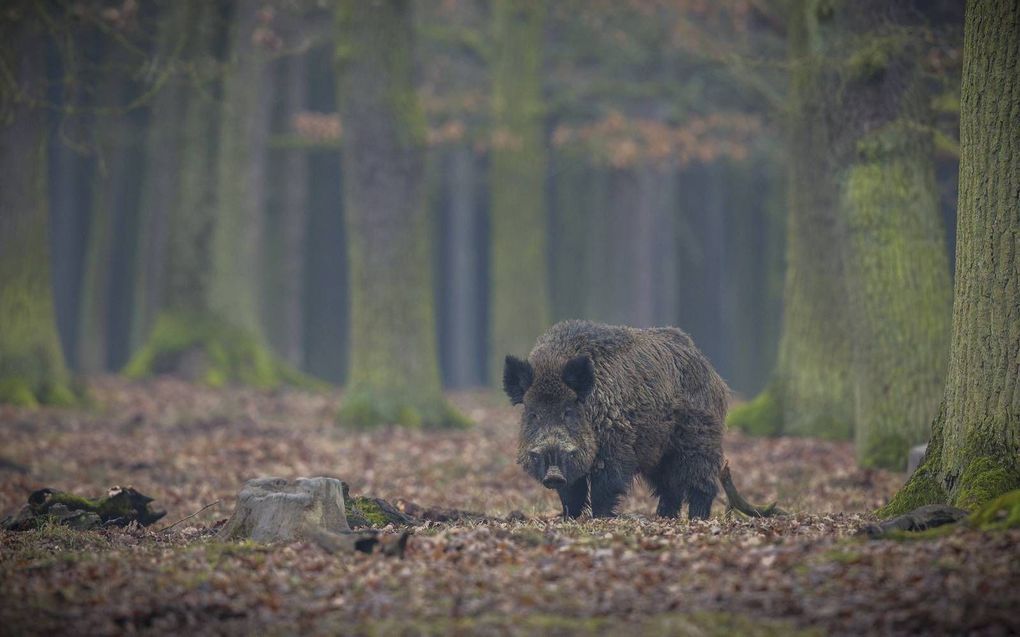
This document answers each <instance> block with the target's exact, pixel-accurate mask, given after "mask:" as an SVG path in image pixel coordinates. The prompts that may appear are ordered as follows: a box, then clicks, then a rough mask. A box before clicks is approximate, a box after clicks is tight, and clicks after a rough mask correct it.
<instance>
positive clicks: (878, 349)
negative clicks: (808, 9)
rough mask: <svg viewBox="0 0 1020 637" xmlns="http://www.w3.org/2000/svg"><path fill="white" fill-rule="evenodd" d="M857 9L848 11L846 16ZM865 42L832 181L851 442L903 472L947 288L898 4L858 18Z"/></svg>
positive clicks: (852, 60) (933, 378)
mask: <svg viewBox="0 0 1020 637" xmlns="http://www.w3.org/2000/svg"><path fill="white" fill-rule="evenodd" d="M856 10H857V9H855V11H856ZM864 13H866V14H868V13H870V14H871V15H883V19H882V21H881V22H880V23H879V24H875V23H874V21H873V19H869V18H858V19H857V20H856V21H854V24H853V27H854V28H853V32H855V33H858V34H860V35H863V36H866V38H865V39H863V40H862V41H863V45H862V46H861V47H859V48H857V49H856V50H854V51H853V52H852V53H851V54H850V56H849V63H848V64H847V68H846V69H845V70H844V72H843V80H844V81H843V91H844V93H845V94H846V95H848V96H852V97H848V98H847V99H848V103H847V104H846V106H845V107H844V108H843V109H842V110H843V112H845V116H844V117H843V118H842V123H841V126H842V127H843V129H844V130H845V131H846V132H844V133H843V135H844V136H845V137H846V138H847V141H846V147H847V152H848V153H849V154H850V155H851V157H852V159H850V161H849V165H848V166H847V167H846V169H844V170H842V171H841V172H840V174H839V181H838V183H839V186H840V191H839V194H840V216H841V218H843V219H844V220H845V222H846V224H847V233H848V234H847V242H846V249H847V259H846V275H847V301H848V305H847V308H846V314H847V316H849V317H850V318H851V326H852V327H851V329H852V330H853V332H852V339H853V358H852V360H853V384H854V401H855V404H854V438H855V441H856V448H857V460H858V463H859V464H860V465H861V466H866V467H883V468H887V469H899V470H903V469H904V467H905V466H906V462H907V455H908V451H909V449H910V447H911V446H913V445H916V444H918V443H920V442H925V441H927V439H928V433H929V430H930V423H931V421H932V418H934V417H935V413H936V412H937V411H938V404H939V400H940V398H941V395H942V387H943V382H944V380H945V369H946V362H947V357H948V353H949V334H950V325H949V322H950V316H951V311H950V307H951V300H950V296H951V285H950V279H949V260H948V255H947V254H946V248H945V233H944V232H943V229H942V220H941V218H940V212H939V203H938V189H937V187H936V185H935V165H934V149H933V143H932V134H931V130H932V118H931V109H930V107H929V105H928V101H929V95H928V91H927V89H926V87H925V86H924V84H923V78H922V69H921V56H922V50H921V48H922V47H920V46H919V44H920V43H919V42H918V41H917V40H916V39H914V38H911V37H905V36H903V35H902V33H909V32H910V29H911V27H917V26H921V25H919V24H917V22H916V16H919V15H920V14H919V13H917V12H913V11H909V10H908V9H907V7H906V4H904V5H902V6H899V7H885V13H884V14H883V13H881V12H879V11H877V10H876V11H874V12H864Z"/></svg>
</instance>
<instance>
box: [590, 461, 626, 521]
mask: <svg viewBox="0 0 1020 637" xmlns="http://www.w3.org/2000/svg"><path fill="white" fill-rule="evenodd" d="M621 460H622V462H621ZM635 465H636V463H634V462H633V461H631V462H627V460H626V459H625V458H616V459H612V460H609V459H603V460H599V461H598V462H596V464H595V470H594V471H593V472H592V474H591V514H592V517H596V518H611V517H613V516H615V515H616V505H617V504H618V503H619V502H620V498H621V497H623V495H624V494H625V493H627V488H628V487H629V486H630V483H631V480H633V479H634V471H635V470H636V467H635Z"/></svg>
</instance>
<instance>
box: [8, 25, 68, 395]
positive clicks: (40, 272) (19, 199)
mask: <svg viewBox="0 0 1020 637" xmlns="http://www.w3.org/2000/svg"><path fill="white" fill-rule="evenodd" d="M26 14H31V12H30V11H25V12H24V13H23V14H22V17H21V18H20V19H16V20H10V19H8V20H5V21H4V23H3V26H2V28H0V42H3V45H0V56H3V65H4V68H6V69H10V70H11V71H12V73H11V74H10V75H9V76H5V77H4V79H3V81H2V82H0V174H2V175H3V176H4V177H3V179H4V185H3V188H0V325H2V326H3V327H2V328H0V402H8V403H15V404H22V405H34V404H36V403H38V402H43V403H54V404H69V403H72V402H74V396H73V394H72V393H71V392H70V391H69V390H68V388H67V380H68V377H67V369H66V367H65V364H64V357H63V353H62V352H61V349H60V339H59V337H58V335H57V325H56V318H55V316H54V311H53V287H52V283H51V281H50V258H49V257H50V250H49V237H48V231H49V223H48V221H49V219H48V214H49V213H48V209H47V199H46V179H47V171H46V165H47V164H46V127H45V113H44V111H43V109H42V107H41V106H40V104H39V103H38V102H39V101H40V100H41V99H42V98H43V96H44V86H43V85H42V82H41V80H42V79H43V78H44V76H45V74H44V69H43V67H42V63H43V60H45V52H46V48H45V40H44V34H43V27H42V25H41V24H39V23H37V22H36V21H34V20H32V19H31V18H29V17H25V15H26Z"/></svg>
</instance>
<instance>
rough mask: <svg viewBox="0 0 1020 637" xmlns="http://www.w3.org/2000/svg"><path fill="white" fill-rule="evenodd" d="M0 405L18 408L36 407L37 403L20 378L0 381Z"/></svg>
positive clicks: (26, 384) (29, 388) (26, 383)
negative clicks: (5, 404) (4, 404)
mask: <svg viewBox="0 0 1020 637" xmlns="http://www.w3.org/2000/svg"><path fill="white" fill-rule="evenodd" d="M0 403H7V404H10V405H17V406H18V407H36V406H38V405H39V401H38V400H36V398H35V393H34V392H33V391H32V388H31V387H30V386H29V384H28V382H26V381H25V380H24V379H21V378H3V379H0Z"/></svg>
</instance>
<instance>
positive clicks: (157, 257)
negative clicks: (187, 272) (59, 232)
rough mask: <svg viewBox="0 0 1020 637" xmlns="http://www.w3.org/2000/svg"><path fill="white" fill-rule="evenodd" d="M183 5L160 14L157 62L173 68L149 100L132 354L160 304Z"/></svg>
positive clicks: (179, 103) (174, 176)
mask: <svg viewBox="0 0 1020 637" xmlns="http://www.w3.org/2000/svg"><path fill="white" fill-rule="evenodd" d="M187 14H188V4H187V3H186V2H176V3H174V4H173V5H172V7H170V8H167V9H164V10H163V11H162V12H161V13H160V14H159V17H158V19H159V25H158V27H157V28H158V34H157V42H156V56H157V62H158V63H159V64H161V65H173V67H172V70H170V71H168V72H171V73H172V75H171V77H170V78H169V79H168V81H167V83H166V84H165V85H164V86H163V87H162V88H161V89H160V91H159V92H158V93H157V94H156V95H155V96H154V97H153V98H152V100H153V101H152V109H151V112H150V115H149V128H148V134H147V140H146V142H145V143H146V150H145V169H144V170H145V172H144V177H143V187H142V200H141V205H140V209H139V224H138V225H139V231H138V252H137V258H136V268H137V272H136V276H135V292H134V315H133V316H132V318H131V348H132V351H133V350H135V349H137V348H138V347H140V346H141V345H142V343H144V341H145V338H146V336H147V335H148V334H149V331H150V329H151V328H152V324H153V321H155V318H156V315H157V313H158V311H159V308H160V307H162V305H163V302H164V298H163V297H164V290H165V275H166V258H167V241H168V233H169V226H170V218H171V216H172V214H173V212H174V210H175V209H176V207H177V202H178V197H179V190H180V187H181V173H180V171H181V147H182V144H183V141H182V133H183V132H184V104H185V91H184V88H185V87H184V85H183V83H184V82H185V78H184V77H182V76H181V75H180V71H181V70H182V69H181V67H183V66H184V64H183V59H182V56H183V55H184V54H185V52H184V47H183V44H184V42H185V41H186V39H185V36H184V35H182V33H184V29H185V27H186V25H187Z"/></svg>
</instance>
